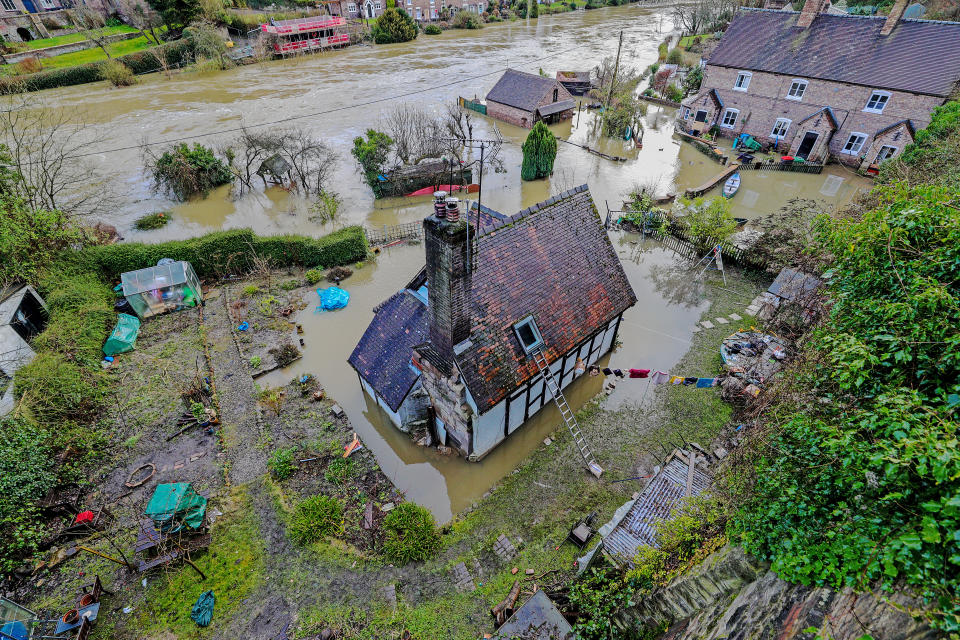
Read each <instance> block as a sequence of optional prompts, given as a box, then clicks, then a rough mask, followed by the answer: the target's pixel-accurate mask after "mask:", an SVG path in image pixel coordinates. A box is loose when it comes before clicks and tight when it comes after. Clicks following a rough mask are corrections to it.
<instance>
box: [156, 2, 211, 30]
mask: <svg viewBox="0 0 960 640" xmlns="http://www.w3.org/2000/svg"><path fill="white" fill-rule="evenodd" d="M147 4H148V5H149V6H150V8H151V9H153V10H154V11H156V12H157V13H159V14H160V17H161V18H163V21H164V22H165V23H166V24H169V25H179V26H181V27H185V26H187V25H188V24H190V23H191V22H193V21H194V20H195V19H196V18H198V17H199V16H200V15H201V13H202V12H203V8H202V5H201V4H200V0H147Z"/></svg>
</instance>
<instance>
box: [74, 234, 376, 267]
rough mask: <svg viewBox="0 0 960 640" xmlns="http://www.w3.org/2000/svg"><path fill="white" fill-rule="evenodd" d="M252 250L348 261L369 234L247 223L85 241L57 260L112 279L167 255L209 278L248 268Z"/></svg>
mask: <svg viewBox="0 0 960 640" xmlns="http://www.w3.org/2000/svg"><path fill="white" fill-rule="evenodd" d="M253 255H259V256H264V257H268V258H270V261H271V263H272V264H273V265H275V266H277V267H293V266H298V267H314V266H317V265H326V266H334V265H338V264H350V263H353V262H356V261H357V260H362V259H363V258H364V257H366V255H367V237H366V234H364V232H363V229H362V228H361V227H358V226H357V227H346V228H344V229H341V230H340V231H335V232H334V233H330V234H327V235H325V236H323V237H322V238H309V237H307V236H297V235H285V236H258V235H256V234H254V233H253V231H251V230H250V229H234V230H231V231H215V232H213V233H208V234H206V235H203V236H200V237H198V238H191V239H189V240H174V241H171V242H161V243H157V244H146V243H142V242H124V243H121V244H113V245H100V246H93V247H87V248H85V249H83V250H81V251H69V252H66V253H63V254H61V255H60V256H59V261H60V266H61V268H64V269H71V270H74V271H95V272H98V273H99V274H100V275H101V276H102V277H103V278H104V279H106V280H115V279H117V278H119V277H120V274H122V273H124V272H126V271H135V270H137V269H142V268H144V267H148V266H150V265H154V264H157V261H158V260H160V258H164V257H169V258H173V259H174V260H186V261H187V262H189V263H191V264H192V265H193V268H194V270H195V271H196V272H197V275H198V276H200V277H201V278H211V277H221V276H224V275H227V274H237V273H244V272H246V271H248V270H250V269H251V268H252V267H253V263H252V260H251V256H253Z"/></svg>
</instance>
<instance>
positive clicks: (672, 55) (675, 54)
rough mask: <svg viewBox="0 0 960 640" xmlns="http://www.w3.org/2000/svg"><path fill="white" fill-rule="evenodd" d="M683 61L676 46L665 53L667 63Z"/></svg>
mask: <svg viewBox="0 0 960 640" xmlns="http://www.w3.org/2000/svg"><path fill="white" fill-rule="evenodd" d="M682 63H683V52H682V51H680V49H679V48H678V47H674V48H673V49H670V52H669V53H668V54H667V64H682Z"/></svg>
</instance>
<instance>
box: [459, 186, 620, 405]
mask: <svg viewBox="0 0 960 640" xmlns="http://www.w3.org/2000/svg"><path fill="white" fill-rule="evenodd" d="M636 301H637V297H636V294H634V292H633V288H632V287H631V286H630V283H629V281H628V280H627V275H626V273H624V271H623V267H622V266H621V265H620V260H619V258H618V257H617V254H616V252H615V251H614V249H613V245H612V244H611V243H610V239H609V237H608V236H607V232H606V229H604V227H603V222H602V221H601V219H600V216H599V215H598V214H597V209H596V206H595V205H594V203H593V197H592V196H591V195H590V190H589V189H588V188H587V185H581V186H579V187H577V188H575V189H571V190H569V191H565V192H564V193H561V194H559V195H556V196H554V197H552V198H550V199H549V200H546V201H544V202H541V203H539V204H535V205H533V206H532V207H529V208H528V209H524V210H523V211H520V212H519V213H517V214H515V215H513V216H510V217H505V218H504V219H502V220H497V221H495V222H494V223H493V224H492V225H490V226H486V227H481V230H480V237H479V239H478V245H477V269H476V272H475V273H474V275H473V309H472V318H473V325H472V330H471V333H470V342H471V343H472V344H471V346H470V347H469V348H467V349H466V350H465V351H463V352H461V353H460V354H459V355H458V356H457V357H456V361H457V364H458V365H459V367H460V371H461V373H462V374H463V377H464V381H465V382H466V384H467V388H469V389H470V393H471V395H472V396H473V399H474V401H475V402H476V404H477V408H478V409H479V410H480V413H484V412H486V411H488V410H489V409H491V408H492V407H493V406H495V405H496V404H497V403H498V402H499V401H500V400H502V399H503V398H504V397H505V396H506V395H507V394H509V393H510V392H512V391H513V390H514V389H516V388H517V387H519V386H520V385H522V384H524V383H526V382H527V381H528V380H529V379H530V378H531V377H533V376H534V375H537V374H538V369H537V366H536V363H535V362H534V361H533V358H531V357H528V356H527V354H526V353H524V352H523V349H522V348H521V347H520V343H519V341H518V340H517V338H516V335H515V334H514V331H513V325H514V324H515V323H516V322H517V321H519V320H521V319H522V318H524V317H526V316H527V315H530V314H532V315H533V316H534V318H535V319H536V322H537V327H538V328H539V329H540V333H541V334H542V336H543V340H544V343H545V345H546V346H545V349H544V354H545V355H546V357H547V360H548V361H549V362H553V361H555V360H556V359H557V358H558V357H560V356H563V355H564V354H566V353H567V352H568V351H570V350H571V349H573V348H574V347H575V346H577V345H578V344H580V343H581V342H583V341H584V340H585V339H587V338H588V337H590V336H591V335H593V334H594V333H595V332H596V331H597V330H599V329H600V328H602V327H603V326H605V325H606V324H607V323H608V322H609V321H610V320H611V319H613V318H614V317H616V316H618V315H620V314H621V313H623V312H624V311H625V310H626V309H628V308H629V307H631V306H632V305H633V304H634V303H635V302H636Z"/></svg>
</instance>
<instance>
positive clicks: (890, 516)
mask: <svg viewBox="0 0 960 640" xmlns="http://www.w3.org/2000/svg"><path fill="white" fill-rule="evenodd" d="M873 196H874V197H875V201H876V206H875V207H874V208H872V209H871V210H869V211H867V212H866V213H864V214H863V215H862V217H861V218H860V219H843V220H829V219H823V220H822V226H821V227H820V229H819V241H820V242H821V243H822V244H823V246H824V247H826V250H827V252H828V253H829V254H832V256H833V265H832V268H831V269H830V270H828V271H827V272H826V273H825V274H824V276H825V277H826V278H827V280H828V282H829V288H830V296H831V299H832V300H833V306H832V309H831V312H830V316H829V320H828V321H827V322H826V323H825V324H824V325H823V326H822V327H820V328H819V329H818V330H817V331H815V332H814V333H813V335H812V336H811V337H810V338H809V340H808V342H807V344H806V345H805V348H804V352H803V354H802V356H803V357H804V358H806V360H807V362H808V365H807V366H805V367H803V371H802V372H798V373H797V374H796V375H795V380H794V384H793V389H792V393H791V394H790V395H787V396H785V398H784V399H782V400H781V403H780V404H779V405H777V406H774V407H772V409H771V411H773V412H774V415H775V416H776V417H777V419H776V424H777V428H776V429H773V430H771V431H770V432H769V433H768V434H766V435H765V437H764V440H765V442H764V446H763V447H762V448H760V449H758V450H757V451H756V452H755V453H754V456H753V466H754V469H753V473H752V475H750V477H749V478H745V479H742V480H741V483H740V486H741V487H742V488H744V497H743V499H744V504H743V507H742V509H741V511H740V513H738V514H737V515H736V516H735V517H734V519H733V524H732V531H733V532H734V533H736V534H737V535H738V536H739V537H740V539H741V540H742V542H743V544H744V546H745V548H746V549H747V550H748V551H750V552H752V553H754V554H756V555H758V556H760V557H762V558H765V559H769V560H771V561H772V565H773V566H772V568H773V570H774V571H776V572H777V574H778V575H780V576H781V577H782V578H784V579H786V580H791V581H797V582H802V583H805V584H816V585H828V586H831V587H835V588H838V587H841V586H845V585H852V586H855V587H868V586H870V585H872V584H874V583H875V582H877V581H879V582H881V583H882V584H883V585H884V586H885V587H887V588H892V587H893V586H894V585H895V584H899V583H906V584H908V585H910V586H913V587H916V588H918V589H919V590H920V591H921V592H922V593H923V595H924V596H925V597H926V598H927V600H928V602H929V603H930V605H931V606H932V608H933V609H934V611H935V613H934V614H933V617H934V620H933V622H934V624H935V625H936V626H937V627H939V628H940V629H941V630H943V631H947V632H950V633H957V632H958V631H960V601H958V600H957V599H956V594H957V593H958V591H960V537H958V535H957V532H958V531H960V456H958V455H957V446H958V439H957V427H958V424H957V419H956V410H957V406H958V405H960V348H958V347H960V334H958V333H957V331H956V327H957V325H958V323H960V299H958V298H960V291H958V288H957V275H956V274H957V265H958V264H960V210H957V209H956V208H953V207H949V206H945V203H948V202H955V201H957V199H958V198H960V189H958V188H957V186H956V185H952V186H949V187H946V186H929V185H921V186H913V187H911V186H908V185H906V184H904V183H896V184H892V185H887V186H881V187H878V188H876V189H875V190H874V193H873ZM773 452H775V454H773ZM741 476H746V474H745V473H744V474H741Z"/></svg>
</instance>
